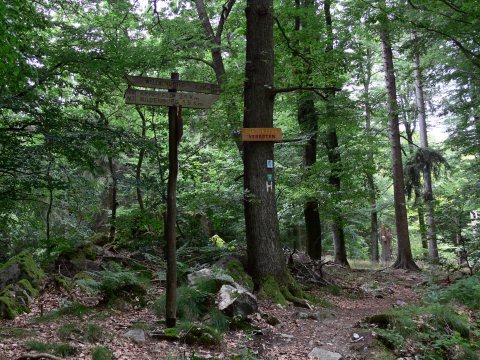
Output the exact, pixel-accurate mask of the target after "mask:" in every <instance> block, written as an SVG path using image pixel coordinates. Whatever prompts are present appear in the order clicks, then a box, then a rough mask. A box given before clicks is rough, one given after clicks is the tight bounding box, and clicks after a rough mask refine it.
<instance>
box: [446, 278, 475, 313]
mask: <svg viewBox="0 0 480 360" xmlns="http://www.w3.org/2000/svg"><path fill="white" fill-rule="evenodd" d="M439 297H440V301H442V302H456V303H458V304H462V305H465V306H467V307H468V308H469V309H472V310H479V309H480V276H479V275H478V274H477V275H474V276H470V277H467V278H464V279H461V280H458V281H457V282H455V283H454V284H453V285H451V286H449V287H448V288H446V289H445V290H441V291H440V294H439Z"/></svg>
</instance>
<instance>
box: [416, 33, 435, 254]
mask: <svg viewBox="0 0 480 360" xmlns="http://www.w3.org/2000/svg"><path fill="white" fill-rule="evenodd" d="M413 37H414V39H416V33H415V32H414V33H413ZM415 99H416V102H417V110H418V127H419V129H420V147H421V148H422V149H426V148H428V136H427V121H426V112H425V100H424V98H423V83H422V70H421V68H420V54H419V52H418V51H416V52H415ZM423 198H424V201H425V209H426V213H427V236H428V254H429V257H430V258H431V259H433V260H438V245H437V234H436V230H435V207H434V198H433V189H432V172H431V170H430V167H429V166H428V164H427V167H426V168H425V169H424V171H423Z"/></svg>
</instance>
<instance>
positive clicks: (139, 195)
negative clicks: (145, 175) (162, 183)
mask: <svg viewBox="0 0 480 360" xmlns="http://www.w3.org/2000/svg"><path fill="white" fill-rule="evenodd" d="M135 108H136V109H137V112H138V114H139V115H140V118H141V119H142V140H145V139H146V135H147V120H146V119H145V115H144V114H143V113H142V111H141V110H140V107H139V106H138V105H137V106H136V107H135ZM144 157H145V148H144V147H143V146H142V148H141V149H140V153H139V154H138V161H137V167H136V169H135V182H136V188H137V201H138V206H139V207H140V211H141V212H142V213H143V212H145V203H144V201H143V194H142V187H141V184H142V164H143V159H144Z"/></svg>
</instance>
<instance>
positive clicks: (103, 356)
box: [92, 346, 114, 360]
mask: <svg viewBox="0 0 480 360" xmlns="http://www.w3.org/2000/svg"><path fill="white" fill-rule="evenodd" d="M113 359H114V357H113V352H112V351H111V350H110V349H108V348H106V347H103V346H97V347H96V348H94V349H93V350H92V360H113Z"/></svg>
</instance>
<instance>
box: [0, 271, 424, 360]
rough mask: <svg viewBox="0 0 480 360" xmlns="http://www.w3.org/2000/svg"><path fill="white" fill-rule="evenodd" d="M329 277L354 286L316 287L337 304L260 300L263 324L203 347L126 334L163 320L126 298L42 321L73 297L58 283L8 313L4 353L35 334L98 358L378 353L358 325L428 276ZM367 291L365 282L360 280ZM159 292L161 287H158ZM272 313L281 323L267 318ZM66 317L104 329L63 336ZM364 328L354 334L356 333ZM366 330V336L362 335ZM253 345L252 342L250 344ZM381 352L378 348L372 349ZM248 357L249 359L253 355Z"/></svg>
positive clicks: (21, 348) (0, 326) (5, 356)
mask: <svg viewBox="0 0 480 360" xmlns="http://www.w3.org/2000/svg"><path fill="white" fill-rule="evenodd" d="M326 271H327V273H328V274H330V275H329V278H330V279H331V280H332V281H333V282H335V283H337V284H341V285H342V286H343V287H346V289H341V290H339V289H338V288H329V289H327V288H321V289H318V290H315V295H316V297H317V298H318V299H323V300H322V302H323V303H329V304H331V306H330V307H325V306H322V307H316V308H315V309H304V308H296V307H294V306H292V305H290V306H288V307H287V308H281V307H280V306H278V305H276V304H272V303H271V302H268V301H261V302H260V313H261V314H263V315H264V317H262V316H261V315H260V314H258V315H255V316H253V318H252V321H251V322H252V325H253V326H254V327H256V328H258V329H260V330H244V331H230V332H228V333H227V334H226V335H225V339H224V343H223V344H222V345H221V346H220V347H218V348H202V347H198V346H190V345H187V344H184V343H179V342H168V341H159V340H155V339H151V338H149V337H148V336H147V337H146V339H145V341H140V342H132V340H131V339H127V338H125V337H124V334H125V333H126V332H127V331H128V330H129V329H132V328H144V329H145V333H146V334H148V332H149V331H150V330H152V329H155V328H161V324H160V323H159V321H158V318H157V317H156V316H155V315H154V314H153V313H152V311H151V310H150V308H148V307H147V308H139V307H136V306H135V304H121V305H119V306H118V307H117V308H115V309H113V310H112V309H109V310H107V309H103V310H102V309H98V308H94V309H93V310H92V311H89V312H86V313H84V314H80V315H79V314H76V315H75V314H66V315H62V316H61V317H57V318H54V319H51V320H49V321H42V322H39V321H38V315H39V313H40V311H41V309H42V308H43V311H44V313H47V312H49V311H51V310H54V309H56V308H59V307H60V306H61V305H62V303H64V302H65V301H66V300H67V299H66V298H65V297H64V295H62V293H61V292H59V291H53V290H52V291H51V292H49V293H48V294H46V295H45V296H44V297H43V298H42V299H39V300H37V301H36V302H34V303H33V306H32V312H31V313H30V314H25V315H22V316H19V317H17V319H15V320H13V321H5V320H0V360H14V359H18V358H19V357H20V355H21V354H23V353H25V352H27V347H26V346H25V344H26V342H28V341H32V340H35V341H40V342H44V343H55V342H68V343H69V344H71V345H72V346H74V347H75V348H76V349H77V352H76V354H75V355H73V356H70V357H69V358H70V359H91V354H92V352H93V350H94V349H95V348H96V347H98V346H103V347H106V348H109V349H111V350H112V352H113V354H114V358H115V359H119V360H131V359H167V358H168V359H190V356H191V354H192V353H195V355H196V356H199V357H200V358H205V359H209V358H210V359H211V358H216V359H231V358H233V356H234V355H235V354H239V353H244V354H245V353H246V352H247V351H250V354H251V355H255V356H256V357H257V358H260V359H272V360H276V359H279V360H280V359H285V360H287V359H288V360H291V359H292V360H293V359H308V354H309V353H310V352H311V351H312V349H313V348H315V347H320V348H323V349H327V350H330V351H333V352H336V353H339V354H341V355H342V356H343V359H376V358H378V357H376V355H375V353H374V352H375V348H374V347H370V345H371V343H372V339H371V332H366V331H365V330H362V329H358V328H356V326H357V324H358V323H359V322H360V321H361V320H362V319H364V318H365V317H367V316H371V315H374V314H379V313H382V312H384V311H385V310H387V309H390V308H392V306H396V305H402V304H404V303H411V302H414V301H416V300H417V299H418V295H417V294H416V293H415V287H416V286H417V285H418V284H419V283H421V282H422V281H423V278H422V275H421V274H417V273H410V272H405V271H401V270H395V271H393V270H386V271H372V270H347V269H343V268H339V267H335V266H332V267H329V268H327V269H326ZM362 285H363V287H366V290H367V291H364V290H361V289H360V286H362ZM153 291H154V294H152V295H153V296H152V298H154V297H158V294H159V292H161V289H153ZM265 314H268V315H270V316H273V317H275V318H277V319H278V320H279V321H280V323H279V324H277V325H275V326H272V325H269V324H267V322H266V320H265ZM66 324H70V325H73V326H77V327H79V328H82V329H84V328H85V326H87V325H88V324H95V325H98V326H99V327H100V328H101V329H102V333H101V334H100V335H99V336H98V338H96V339H94V340H92V341H85V339H84V338H82V337H81V336H79V335H78V334H77V333H75V332H72V334H70V335H68V336H67V337H63V338H61V336H60V334H61V332H60V331H59V329H60V328H62V327H63V328H65V325H66ZM354 333H356V334H358V335H359V339H360V340H358V341H357V342H353V338H352V335H353V334H354ZM362 337H363V339H361V338H362ZM247 349H249V350H247ZM372 352H373V354H372ZM245 359H248V358H247V357H245Z"/></svg>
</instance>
